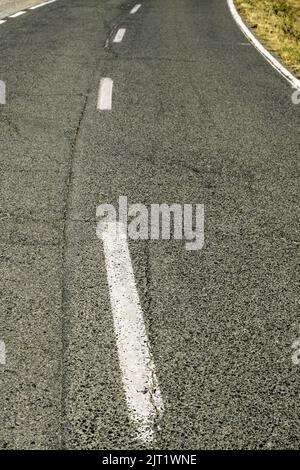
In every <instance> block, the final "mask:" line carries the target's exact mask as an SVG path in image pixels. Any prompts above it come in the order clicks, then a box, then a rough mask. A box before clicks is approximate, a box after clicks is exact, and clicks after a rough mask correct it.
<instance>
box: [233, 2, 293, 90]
mask: <svg viewBox="0 0 300 470" xmlns="http://www.w3.org/2000/svg"><path fill="white" fill-rule="evenodd" d="M227 4H228V7H229V10H230V12H231V14H232V16H233V18H234V20H235V21H236V23H237V24H238V26H239V27H240V29H241V30H242V32H243V33H244V35H245V36H246V37H247V38H248V39H249V41H250V42H251V43H252V44H253V46H254V47H255V48H256V49H257V50H258V51H259V52H260V53H261V54H262V55H263V56H264V57H265V59H267V61H268V62H269V63H270V64H271V65H272V67H274V69H276V70H277V71H278V72H279V73H280V74H281V75H282V76H283V77H284V78H285V79H286V80H288V82H289V83H290V84H291V85H292V86H293V87H294V88H297V89H298V90H300V80H298V78H296V77H295V76H294V75H293V74H292V73H291V72H290V71H289V70H287V69H286V68H285V67H284V66H283V65H282V64H281V63H280V62H279V61H278V60H277V59H275V57H274V56H273V55H272V54H271V53H270V52H269V51H267V49H266V48H265V47H264V46H263V45H262V44H261V43H260V42H259V41H258V40H257V39H256V37H255V36H254V34H252V33H251V31H250V30H249V28H247V26H246V25H245V23H244V22H243V20H242V18H241V17H240V15H239V13H238V11H237V9H236V7H235V5H234V2H233V0H227Z"/></svg>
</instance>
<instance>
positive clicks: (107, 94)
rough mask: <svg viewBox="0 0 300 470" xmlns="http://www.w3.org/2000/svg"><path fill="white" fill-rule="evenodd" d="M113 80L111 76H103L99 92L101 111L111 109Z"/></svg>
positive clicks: (98, 105) (98, 106) (98, 104)
mask: <svg viewBox="0 0 300 470" xmlns="http://www.w3.org/2000/svg"><path fill="white" fill-rule="evenodd" d="M112 89H113V81H112V79H111V78H102V79H101V81H100V88H99V93H98V103H97V108H98V109H100V111H110V110H111V102H112Z"/></svg>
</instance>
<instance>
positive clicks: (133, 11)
mask: <svg viewBox="0 0 300 470" xmlns="http://www.w3.org/2000/svg"><path fill="white" fill-rule="evenodd" d="M141 6H142V5H141V4H140V3H138V4H136V5H135V6H134V7H133V8H132V10H130V14H131V15H134V14H135V13H136V12H137V11H138V10H139V9H140V8H141Z"/></svg>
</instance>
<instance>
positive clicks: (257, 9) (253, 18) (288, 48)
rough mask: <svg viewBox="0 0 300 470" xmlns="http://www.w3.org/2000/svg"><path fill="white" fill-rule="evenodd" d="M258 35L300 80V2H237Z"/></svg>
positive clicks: (261, 0)
mask: <svg viewBox="0 0 300 470" xmlns="http://www.w3.org/2000/svg"><path fill="white" fill-rule="evenodd" d="M235 3H236V6H237V8H238V10H239V12H240V14H241V15H242V16H244V18H246V20H247V22H248V24H249V25H250V26H251V27H252V28H253V30H254V32H255V34H256V35H257V36H258V37H260V38H261V39H263V42H264V44H265V45H266V46H267V47H268V49H269V50H271V51H273V52H276V54H277V55H278V56H279V57H280V58H281V59H282V62H283V63H285V64H286V65H287V66H288V67H289V68H290V69H291V70H293V71H294V72H295V73H296V75H297V76H298V77H299V78H300V0H235Z"/></svg>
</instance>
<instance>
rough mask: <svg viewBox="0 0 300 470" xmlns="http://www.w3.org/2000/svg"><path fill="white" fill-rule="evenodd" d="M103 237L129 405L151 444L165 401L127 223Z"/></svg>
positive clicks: (110, 227) (112, 225)
mask: <svg viewBox="0 0 300 470" xmlns="http://www.w3.org/2000/svg"><path fill="white" fill-rule="evenodd" d="M97 216H98V217H99V216H101V214H97ZM101 238H102V240H103V246H104V254H105V262H106V269H107V279H108V285H109V291H110V301H111V308H112V314H113V320H114V327H115V333H116V341H117V349H118V356H119V362H120V367H121V371H122V379H123V387H124V391H125V395H126V401H127V406H128V409H129V411H130V414H131V417H132V420H133V422H134V423H135V426H136V429H137V433H138V438H139V440H140V441H141V442H143V443H148V444H149V443H150V442H152V441H153V439H154V427H155V422H156V419H157V418H158V417H159V415H160V414H161V413H162V412H163V402H162V398H161V395H160V391H159V387H158V383H157V378H156V373H155V366H154V362H153V359H152V355H151V352H150V349H149V341H148V338H147V333H146V328H145V324H144V318H143V312H142V308H141V305H140V300H139V296H138V292H137V288H136V285H135V279H134V272H133V268H132V263H131V258H130V253H129V248H128V241H127V235H126V232H125V228H124V225H123V224H121V223H108V224H107V227H106V229H105V230H104V231H103V233H102V236H101Z"/></svg>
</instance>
